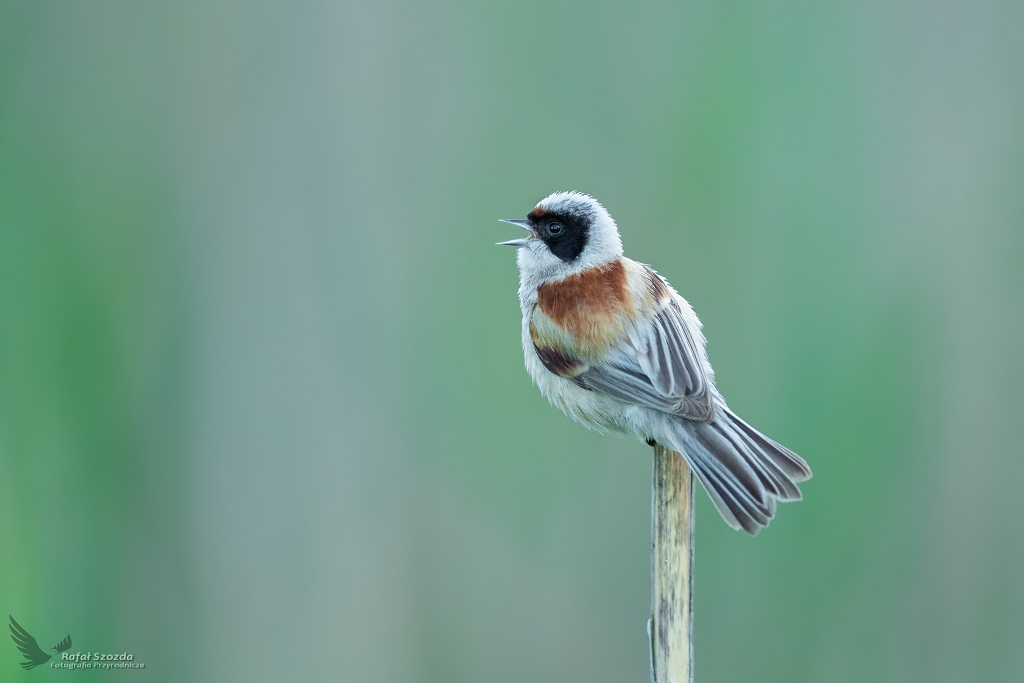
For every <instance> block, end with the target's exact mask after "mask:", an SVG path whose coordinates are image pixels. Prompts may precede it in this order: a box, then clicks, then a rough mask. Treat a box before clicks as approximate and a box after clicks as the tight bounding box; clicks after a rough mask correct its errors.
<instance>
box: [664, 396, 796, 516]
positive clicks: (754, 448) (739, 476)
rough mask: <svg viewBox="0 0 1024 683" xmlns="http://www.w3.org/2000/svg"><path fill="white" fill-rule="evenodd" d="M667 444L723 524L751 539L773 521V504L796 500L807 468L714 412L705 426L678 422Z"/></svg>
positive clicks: (723, 412) (721, 408)
mask: <svg viewBox="0 0 1024 683" xmlns="http://www.w3.org/2000/svg"><path fill="white" fill-rule="evenodd" d="M675 427H676V428H675V429H674V430H673V433H672V434H671V435H670V438H669V441H670V442H671V443H669V444H667V445H669V446H671V447H672V448H673V449H674V450H677V451H679V452H680V453H682V454H683V456H684V457H685V458H686V460H687V462H688V463H689V465H690V468H691V469H692V470H693V472H694V474H696V475H697V479H698V480H699V481H700V482H701V484H702V485H703V486H704V489H705V490H706V491H707V492H708V494H709V495H710V496H711V500H712V501H713V502H714V504H715V507H716V508H718V512H719V513H720V514H721V515H722V518H723V519H724V520H725V522H726V523H727V524H728V525H729V526H731V527H732V528H734V529H743V530H744V531H746V532H747V533H749V534H752V535H756V534H757V532H758V531H760V530H761V529H762V528H764V527H766V526H768V522H770V521H771V519H772V517H774V516H775V505H776V501H779V500H781V501H784V502H785V501H793V500H800V498H801V495H800V489H799V488H798V487H797V483H798V482H802V481H806V480H807V479H810V477H811V470H810V468H809V467H808V466H807V463H806V462H804V461H803V459H802V458H801V457H800V456H798V455H797V454H796V453H794V452H793V451H791V450H789V449H788V448H786V447H785V446H782V445H780V444H778V443H776V442H775V441H772V440H771V439H769V438H768V437H767V436H765V435H764V434H761V433H760V432H758V431H757V430H756V429H754V428H753V427H751V426H750V425H748V424H747V423H746V422H744V421H743V420H741V419H740V418H739V417H737V416H736V414H735V413H733V412H732V411H731V410H729V409H728V408H726V407H725V405H724V404H719V405H716V406H715V420H714V422H710V423H697V422H690V421H689V420H680V421H679V422H677V423H676V424H675Z"/></svg>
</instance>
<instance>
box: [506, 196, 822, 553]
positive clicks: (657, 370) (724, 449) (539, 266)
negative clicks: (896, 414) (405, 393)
mask: <svg viewBox="0 0 1024 683" xmlns="http://www.w3.org/2000/svg"><path fill="white" fill-rule="evenodd" d="M501 220H502V221H503V222H505V223H511V224H512V225H516V226H519V227H521V228H524V229H526V230H527V231H528V232H529V235H528V236H527V237H523V238H518V239H512V240H508V241H505V242H498V244H499V245H502V246H511V247H516V248H517V250H518V253H517V256H516V262H517V265H518V267H519V303H520V308H521V309H522V315H523V322H522V344H523V354H524V358H525V363H526V370H527V372H528V373H529V375H530V378H531V379H532V380H533V383H534V384H535V385H536V386H537V387H538V388H539V389H540V392H541V394H542V395H543V396H544V397H545V398H547V399H548V401H549V402H550V403H551V404H552V405H553V406H555V407H556V408H559V409H561V410H562V411H563V412H564V413H565V414H567V415H568V416H569V417H571V418H573V419H574V420H576V421H577V422H580V423H582V424H583V425H584V426H586V427H589V428H591V429H594V430H597V431H598V432H600V433H609V432H618V433H625V434H627V435H628V434H632V435H635V436H636V437H637V438H638V439H640V440H641V441H643V442H645V443H647V444H649V445H656V444H660V445H661V446H663V447H665V448H668V449H670V450H673V451H676V452H678V453H680V454H681V455H682V457H683V458H685V460H686V463H687V465H688V466H689V467H690V469H691V470H692V472H693V473H694V474H695V475H696V477H697V480H698V481H700V483H701V485H702V486H703V488H704V489H705V490H706V491H707V493H708V495H709V496H710V498H711V500H712V502H713V503H714V505H715V507H716V508H717V510H718V512H719V513H720V514H721V516H722V518H723V519H724V520H725V522H726V523H727V524H728V525H729V526H730V527H732V528H733V529H737V530H738V529H743V530H744V531H746V532H747V533H749V534H751V535H756V534H757V533H758V532H759V531H760V530H761V529H762V528H764V527H766V526H767V525H768V523H769V521H770V520H771V519H772V518H773V517H774V516H775V510H776V502H777V501H782V502H787V501H796V500H800V499H801V497H802V496H801V492H800V488H799V487H798V486H797V484H799V483H801V482H804V481H806V480H808V479H810V478H811V470H810V467H808V465H807V463H806V462H805V461H804V460H803V458H801V457H800V456H798V455H797V454H796V453H794V452H793V451H791V450H789V449H788V448H786V447H785V446H783V445H781V444H779V443H777V442H775V441H773V440H772V439H770V438H768V437H767V436H765V435H764V434H762V433H761V432H759V431H757V430H756V429H754V428H753V427H751V426H750V425H749V424H747V423H746V422H744V421H743V420H742V419H740V418H739V417H738V416H737V415H736V413H734V412H733V411H732V410H731V409H730V408H729V406H728V405H727V404H726V402H725V399H724V398H723V397H722V395H721V394H720V393H719V391H718V389H716V387H715V374H714V371H713V370H712V369H711V364H710V362H709V361H708V356H707V351H706V344H707V342H706V340H705V338H704V334H703V332H702V328H701V322H700V320H699V319H698V318H697V315H696V314H695V313H694V312H693V308H692V307H691V306H690V304H689V303H688V302H687V301H686V299H684V298H683V297H682V296H680V295H679V293H678V292H676V290H675V289H673V288H672V286H671V285H670V284H669V283H668V282H667V281H666V280H665V278H663V277H662V276H661V275H659V274H658V273H657V272H656V271H655V270H654V269H652V268H651V267H650V266H647V265H644V264H641V263H638V262H636V261H633V260H631V259H629V258H627V257H625V256H624V255H623V250H622V239H621V237H620V235H619V229H618V226H617V225H616V223H615V221H614V220H613V219H612V217H611V215H610V214H609V213H608V211H607V209H605V207H604V206H602V205H601V203H600V202H598V201H597V200H596V199H594V198H593V197H592V196H590V195H588V194H584V193H581V192H577V191H571V192H555V193H554V194H551V195H549V196H547V197H545V198H544V199H542V200H541V201H540V202H539V203H538V204H537V205H536V206H535V207H534V208H533V210H531V211H530V212H529V214H527V217H526V218H524V219H517V218H511V219H501Z"/></svg>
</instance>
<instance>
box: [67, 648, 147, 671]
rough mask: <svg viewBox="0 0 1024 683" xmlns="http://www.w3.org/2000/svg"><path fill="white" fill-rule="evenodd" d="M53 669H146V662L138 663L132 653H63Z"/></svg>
mask: <svg viewBox="0 0 1024 683" xmlns="http://www.w3.org/2000/svg"><path fill="white" fill-rule="evenodd" d="M50 668H51V669H145V668H146V664H145V663H144V662H136V661H135V655H133V654H131V653H130V652H122V653H120V654H105V653H102V652H73V653H72V652H63V653H61V656H60V661H59V662H50Z"/></svg>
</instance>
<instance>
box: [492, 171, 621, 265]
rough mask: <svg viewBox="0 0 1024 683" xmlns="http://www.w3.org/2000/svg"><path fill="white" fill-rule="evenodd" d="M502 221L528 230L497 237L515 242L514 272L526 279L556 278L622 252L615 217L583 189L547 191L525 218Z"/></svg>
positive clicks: (611, 259) (604, 261) (615, 257)
mask: <svg viewBox="0 0 1024 683" xmlns="http://www.w3.org/2000/svg"><path fill="white" fill-rule="evenodd" d="M505 222H506V223H512V224H513V225H518V226H520V227H522V228H525V229H527V230H529V231H530V236H529V237H526V238H523V239H518V240H509V241H508V242H500V244H505V245H508V246H512V247H519V248H520V249H519V254H518V258H517V262H518V264H519V271H520V272H521V273H522V274H523V275H524V276H526V277H528V278H529V279H530V280H535V281H537V282H545V281H550V280H561V279H562V278H565V277H568V276H569V275H573V274H575V273H578V272H580V271H581V270H585V269H587V268H591V267H593V266H599V265H602V264H604V263H608V262H610V261H614V260H615V259H617V258H619V257H620V256H622V240H621V239H620V238H619V230H618V228H617V227H616V226H615V221H613V220H612V217H611V216H610V215H609V214H608V211H607V210H606V209H605V208H604V207H603V206H601V203H600V202H598V201H597V200H596V199H594V198H593V197H591V196H590V195H587V194H583V193H582V192H575V191H573V192H556V193H554V194H551V195H548V196H547V197H545V198H544V199H542V200H541V201H540V203H539V204H537V206H536V207H535V208H534V209H533V211H531V212H530V213H529V215H528V216H527V217H526V218H525V219H509V220H506V221H505Z"/></svg>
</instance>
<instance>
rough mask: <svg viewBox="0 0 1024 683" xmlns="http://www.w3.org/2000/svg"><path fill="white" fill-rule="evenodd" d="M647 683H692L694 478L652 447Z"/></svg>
mask: <svg viewBox="0 0 1024 683" xmlns="http://www.w3.org/2000/svg"><path fill="white" fill-rule="evenodd" d="M651 613H652V614H651V621H650V622H649V623H648V625H647V628H648V631H649V632H650V637H651V680H652V681H653V682H654V683H692V682H693V476H692V475H691V473H690V468H689V467H687V465H686V461H685V460H684V459H683V457H682V456H681V455H679V453H676V452H675V451H670V450H668V449H667V448H664V447H663V446H661V445H660V444H655V446H654V481H653V485H652V491H651Z"/></svg>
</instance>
